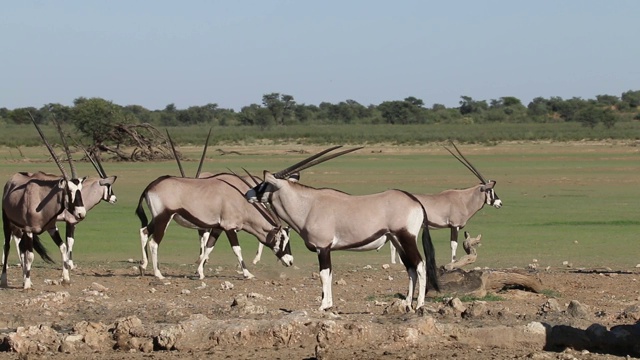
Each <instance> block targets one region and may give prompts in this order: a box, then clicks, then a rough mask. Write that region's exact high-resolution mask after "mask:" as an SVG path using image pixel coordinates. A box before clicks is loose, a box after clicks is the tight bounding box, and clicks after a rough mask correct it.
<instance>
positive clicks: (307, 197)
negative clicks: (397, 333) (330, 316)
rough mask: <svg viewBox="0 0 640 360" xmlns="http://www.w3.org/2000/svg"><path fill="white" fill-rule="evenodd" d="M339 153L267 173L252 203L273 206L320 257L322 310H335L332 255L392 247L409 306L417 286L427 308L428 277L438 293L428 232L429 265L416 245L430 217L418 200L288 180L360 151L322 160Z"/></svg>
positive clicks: (397, 192)
mask: <svg viewBox="0 0 640 360" xmlns="http://www.w3.org/2000/svg"><path fill="white" fill-rule="evenodd" d="M337 148H339V146H337V147H332V148H330V149H327V150H325V151H322V152H320V153H318V154H316V155H314V156H311V157H310V158H308V159H305V160H303V161H301V162H299V163H297V164H295V165H292V166H290V167H288V168H286V169H284V170H281V171H279V172H276V173H271V172H269V171H265V172H264V180H263V182H261V183H260V184H258V185H257V186H255V187H254V188H252V189H251V190H250V191H248V192H247V193H246V194H245V197H246V198H247V199H248V201H249V202H258V201H259V202H263V203H267V202H268V203H270V204H271V206H272V207H273V209H274V210H275V212H276V213H277V214H278V216H280V218H282V219H283V220H284V221H285V222H287V223H288V224H289V225H290V226H291V227H292V228H293V230H295V231H296V232H298V234H300V236H301V237H302V239H303V240H304V243H305V245H306V246H307V248H308V249H309V250H311V251H315V252H316V253H317V254H318V263H319V267H320V280H321V283H322V303H321V305H320V310H326V309H329V308H331V307H332V306H333V296H332V292H331V285H332V284H331V283H332V277H333V272H332V267H331V252H332V251H334V250H354V251H365V250H376V249H379V248H380V247H381V246H383V245H384V244H385V243H386V242H387V241H391V242H392V243H393V244H394V245H395V246H396V248H397V249H398V252H399V253H400V258H401V259H402V262H403V263H404V265H405V266H406V269H407V272H408V274H409V290H408V293H407V297H406V299H405V303H406V306H407V308H409V309H410V308H411V305H412V302H413V292H414V290H415V285H416V282H417V285H418V299H417V305H416V308H419V307H422V306H423V304H424V298H425V295H426V291H427V277H428V281H429V284H430V285H431V287H432V288H433V289H436V290H438V280H437V272H436V271H437V270H436V264H435V254H434V249H433V244H432V242H431V237H430V235H429V230H428V228H427V227H426V226H425V227H424V231H423V234H422V245H423V248H424V252H425V256H426V266H425V262H424V261H423V259H422V256H421V255H420V251H419V250H418V246H417V239H418V235H419V233H420V230H421V229H422V228H423V225H426V223H427V214H426V212H425V209H424V208H423V207H422V205H421V204H420V202H418V201H417V200H416V198H415V197H414V196H413V195H411V194H409V193H407V192H405V191H401V190H387V191H384V192H381V193H377V194H371V195H361V196H353V195H348V194H346V193H343V192H340V191H337V190H333V189H316V188H312V187H309V186H305V185H302V184H300V183H298V182H292V181H288V180H286V178H287V176H288V175H289V174H291V173H294V172H299V171H302V170H303V169H306V168H308V167H310V166H313V165H316V164H319V163H321V162H324V161H326V160H329V159H331V158H333V157H336V156H339V155H342V154H346V153H348V152H351V151H354V150H358V149H359V148H355V149H350V150H345V151H341V152H339V153H334V154H332V155H327V156H326V157H324V158H321V156H323V155H324V154H327V153H328V152H330V151H333V150H335V149H337Z"/></svg>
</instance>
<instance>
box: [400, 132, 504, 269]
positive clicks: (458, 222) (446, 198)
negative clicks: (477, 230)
mask: <svg viewBox="0 0 640 360" xmlns="http://www.w3.org/2000/svg"><path fill="white" fill-rule="evenodd" d="M451 144H452V145H453V147H454V148H455V150H456V151H457V152H458V155H459V157H458V156H456V155H455V154H454V153H453V152H452V151H451V150H449V149H448V148H446V147H445V149H447V150H448V151H449V152H450V153H451V155H453V156H454V157H455V158H456V159H457V160H458V161H460V162H461V163H462V164H463V165H464V166H465V167H467V168H468V169H469V170H470V171H471V172H472V173H473V174H474V175H475V176H476V177H477V178H478V179H479V180H480V184H478V185H475V186H472V187H470V188H466V189H452V190H444V191H442V192H440V193H438V194H414V196H415V197H416V198H417V199H418V200H419V201H420V203H422V205H423V206H424V207H425V209H427V214H428V215H429V220H428V224H429V228H430V229H451V236H450V244H451V262H454V261H455V260H456V251H457V248H458V234H459V232H460V229H463V228H464V227H465V226H466V225H467V222H468V221H469V219H471V218H472V217H473V215H475V214H476V213H477V212H478V211H480V210H481V209H482V208H483V207H484V205H485V204H486V205H490V206H493V207H495V208H496V209H499V208H501V207H502V200H500V198H499V197H498V195H497V194H496V192H495V190H494V187H495V185H496V182H495V181H494V180H487V179H486V178H485V177H484V176H482V174H480V172H479V171H478V170H477V168H476V167H474V166H473V165H472V164H471V163H470V162H469V160H467V159H466V158H465V157H464V155H462V153H461V152H460V150H458V148H457V147H456V145H455V144H454V143H453V142H452V143H451ZM390 247H391V262H392V263H394V264H395V262H396V261H395V260H396V253H395V249H394V247H393V244H391V245H390Z"/></svg>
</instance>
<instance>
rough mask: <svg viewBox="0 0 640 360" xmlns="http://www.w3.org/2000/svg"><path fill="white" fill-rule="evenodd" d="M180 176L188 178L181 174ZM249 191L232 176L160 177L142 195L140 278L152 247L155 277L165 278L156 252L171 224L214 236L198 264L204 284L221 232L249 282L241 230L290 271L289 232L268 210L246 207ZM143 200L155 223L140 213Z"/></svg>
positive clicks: (139, 205)
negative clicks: (147, 248) (223, 233)
mask: <svg viewBox="0 0 640 360" xmlns="http://www.w3.org/2000/svg"><path fill="white" fill-rule="evenodd" d="M201 163H202V160H201ZM198 172H199V170H198ZM181 173H182V174H184V172H183V171H182V170H181ZM198 175H200V174H198ZM248 189H249V187H248V186H247V185H246V184H245V183H244V182H243V181H242V180H240V179H239V178H238V177H236V176H235V175H232V174H217V175H214V176H210V177H205V178H203V177H199V178H186V177H175V176H161V177H159V178H157V179H156V180H154V181H152V182H151V183H150V184H149V185H148V186H147V187H146V188H145V189H144V191H143V192H142V194H141V195H140V199H139V201H138V206H137V208H136V215H137V216H138V218H139V219H140V222H141V228H140V242H141V245H142V263H141V264H140V273H141V275H144V272H145V270H146V267H147V264H148V259H147V253H146V247H147V243H148V245H149V248H150V250H151V262H152V265H153V274H154V276H156V277H157V278H160V279H162V278H164V277H163V275H162V273H161V272H160V270H159V269H158V246H159V244H160V242H161V241H162V239H163V237H164V234H165V231H166V229H167V227H168V226H169V223H170V222H171V220H172V219H174V220H175V221H176V222H177V223H178V224H179V225H181V226H183V227H186V228H191V229H197V230H203V231H207V232H208V231H210V236H209V237H208V238H207V240H206V245H205V248H204V249H203V250H202V251H201V254H200V258H199V260H198V261H199V264H198V270H197V271H198V275H199V277H200V279H202V278H204V269H203V267H204V262H205V261H206V260H207V259H208V256H209V254H210V253H211V251H212V250H213V247H214V246H215V243H216V241H217V239H218V236H219V235H220V234H221V233H222V231H225V232H226V234H227V237H228V238H229V242H230V243H231V244H232V248H233V251H234V253H235V254H236V256H237V257H238V259H239V261H240V266H241V267H242V268H243V275H244V276H245V277H247V278H250V277H252V276H253V275H252V274H251V273H249V271H248V270H246V266H245V265H244V261H242V256H241V254H240V252H239V250H240V247H239V245H238V244H239V242H238V239H237V234H236V233H237V232H238V231H240V230H244V231H246V232H248V233H250V234H251V235H253V236H255V237H256V238H257V239H258V241H260V242H261V243H263V244H265V245H266V246H267V247H269V248H270V249H272V250H273V251H274V253H275V255H276V257H277V258H278V259H279V260H280V261H281V263H282V264H283V265H285V266H291V265H292V264H293V256H292V255H291V246H290V244H289V231H288V228H285V227H284V226H282V224H281V223H280V222H279V219H277V218H274V217H272V216H271V215H270V213H269V211H267V209H266V208H265V207H263V206H259V205H252V204H248V203H247V202H246V200H245V199H244V197H243V194H244V193H245V192H246V191H247V190H248ZM143 200H145V201H146V203H147V207H148V208H149V210H150V212H151V216H152V219H151V221H149V220H148V219H147V216H146V214H145V212H144V209H143V207H142V201H143Z"/></svg>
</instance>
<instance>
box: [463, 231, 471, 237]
mask: <svg viewBox="0 0 640 360" xmlns="http://www.w3.org/2000/svg"><path fill="white" fill-rule="evenodd" d="M470 237H471V235H469V233H468V232H466V231H465V232H464V238H465V239H468V238H470Z"/></svg>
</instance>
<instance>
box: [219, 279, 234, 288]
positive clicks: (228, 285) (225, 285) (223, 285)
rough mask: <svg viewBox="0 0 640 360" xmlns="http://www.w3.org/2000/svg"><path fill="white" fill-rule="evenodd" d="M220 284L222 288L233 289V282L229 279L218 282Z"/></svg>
mask: <svg viewBox="0 0 640 360" xmlns="http://www.w3.org/2000/svg"><path fill="white" fill-rule="evenodd" d="M220 286H221V287H222V290H231V289H233V284H232V283H231V282H229V281H225V282H223V283H222V284H220Z"/></svg>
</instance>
